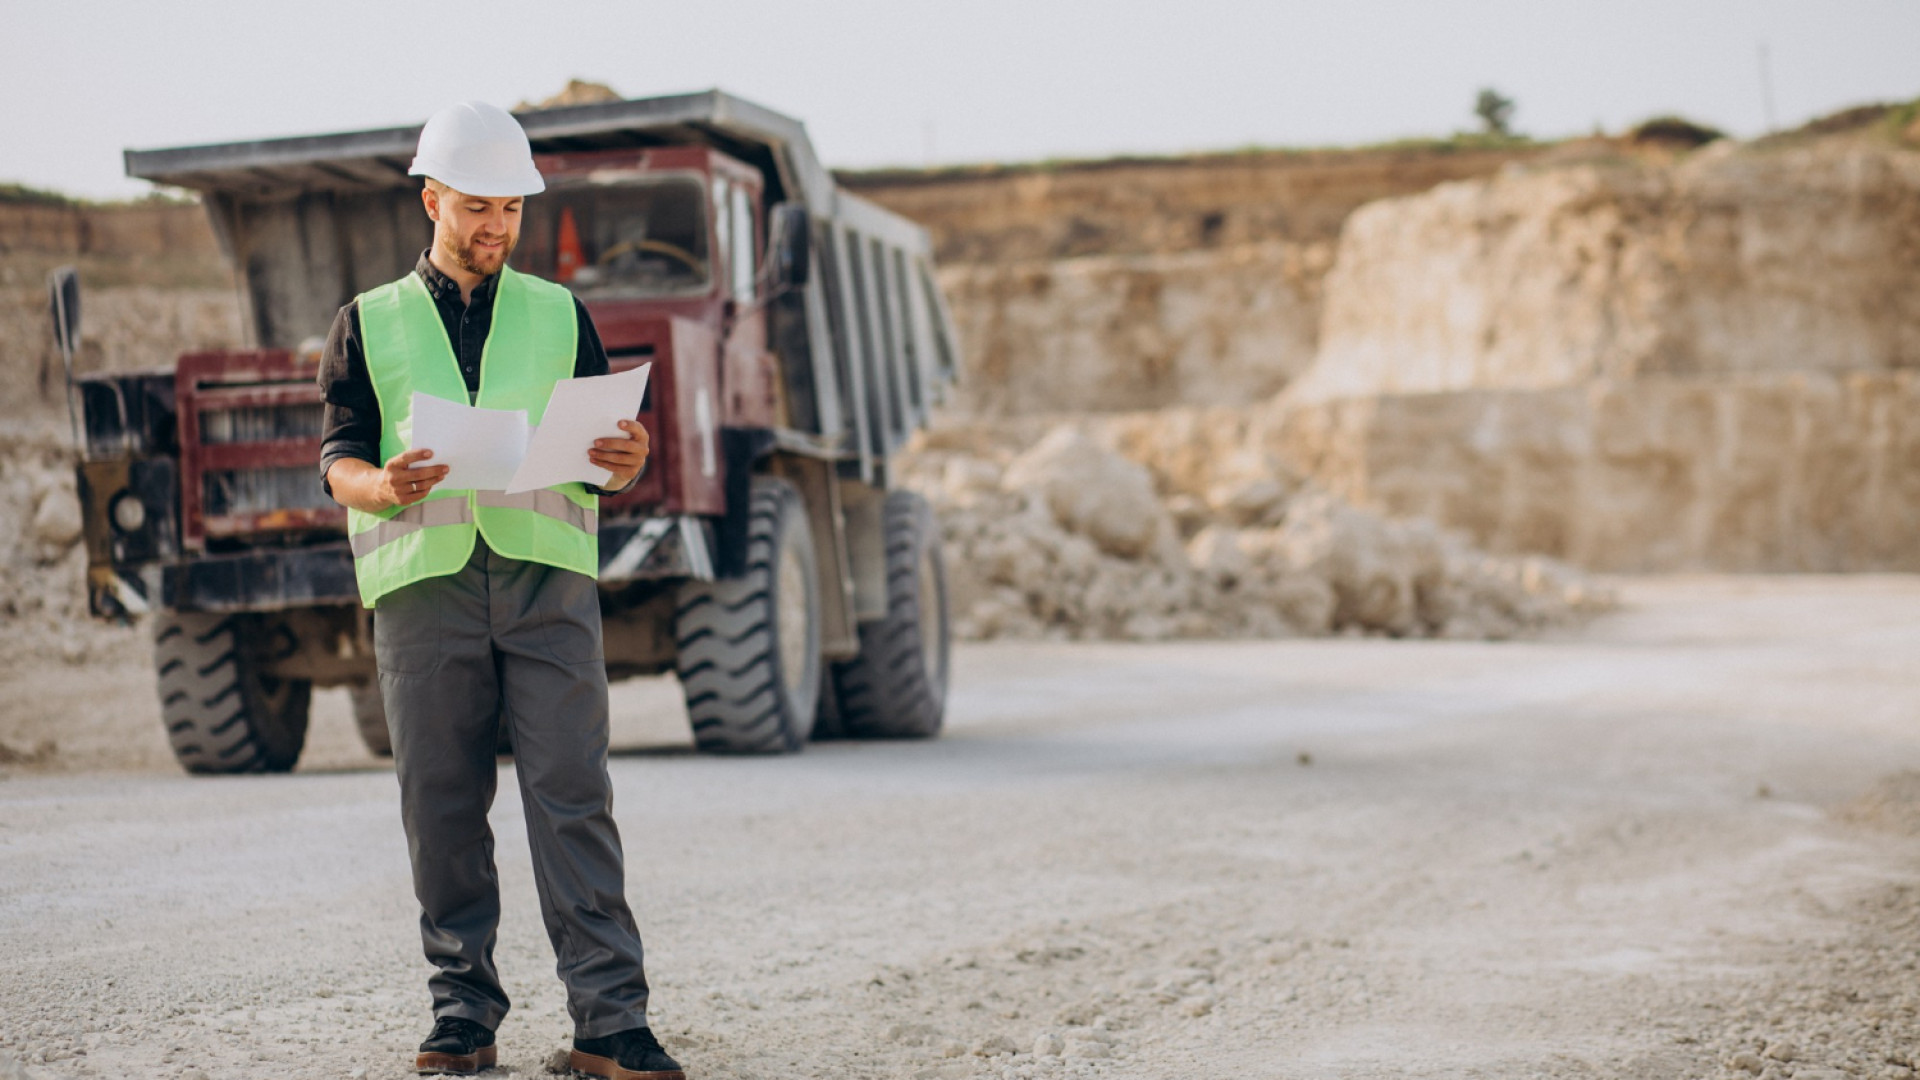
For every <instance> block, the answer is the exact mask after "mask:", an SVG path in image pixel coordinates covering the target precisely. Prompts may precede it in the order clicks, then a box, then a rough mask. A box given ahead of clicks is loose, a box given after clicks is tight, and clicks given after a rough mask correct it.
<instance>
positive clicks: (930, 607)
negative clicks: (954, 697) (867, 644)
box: [917, 545, 944, 682]
mask: <svg viewBox="0 0 1920 1080" xmlns="http://www.w3.org/2000/svg"><path fill="white" fill-rule="evenodd" d="M919 569H920V572H919V574H918V575H917V576H918V577H919V578H920V662H921V663H922V664H924V665H925V667H926V672H927V681H929V682H932V681H934V680H936V679H938V678H939V677H940V634H941V631H942V630H943V628H944V627H943V623H942V622H941V619H940V582H939V581H938V580H937V579H936V578H935V577H934V576H933V547H932V545H928V546H927V547H925V548H922V549H921V550H920V568H919Z"/></svg>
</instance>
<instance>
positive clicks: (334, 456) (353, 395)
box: [319, 251, 637, 495]
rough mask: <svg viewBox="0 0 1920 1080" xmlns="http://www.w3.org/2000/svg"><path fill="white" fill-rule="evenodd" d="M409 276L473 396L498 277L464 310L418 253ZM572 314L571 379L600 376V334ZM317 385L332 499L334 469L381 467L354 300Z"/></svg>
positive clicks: (340, 318)
mask: <svg viewBox="0 0 1920 1080" xmlns="http://www.w3.org/2000/svg"><path fill="white" fill-rule="evenodd" d="M413 272H414V273H416V274H419V275H420V280H421V281H423V282H425V283H426V286H427V293H428V295H430V296H432V297H433V306H434V307H435V308H437V309H438V310H439V312H440V322H441V324H442V325H444V326H445V327H446V328H447V342H448V344H450V345H452V346H453V355H454V358H455V359H456V360H458V361H459V363H460V374H461V376H462V377H464V378H465V379H466V381H467V393H468V394H469V395H472V394H476V393H478V392H479V390H480V353H481V351H482V350H483V349H484V348H485V347H486V344H487V331H488V330H489V329H490V328H491V327H492V326H493V294H494V290H495V288H496V287H497V286H498V284H499V281H500V278H499V276H498V275H495V276H492V277H489V278H486V279H485V280H483V281H481V282H480V284H478V285H476V286H474V289H473V293H472V298H471V300H470V301H469V302H467V303H462V302H461V301H460V283H459V282H457V281H455V280H453V279H452V278H450V277H448V276H447V275H445V274H443V273H441V272H440V271H439V270H438V269H437V268H436V267H435V266H434V265H433V263H431V262H429V261H428V260H427V253H426V252H424V251H423V252H421V253H420V261H418V262H416V263H414V264H413ZM573 309H574V314H575V315H576V316H577V317H578V318H579V320H580V335H579V337H580V341H579V347H578V349H577V351H576V352H575V353H574V357H573V376H574V378H576V379H577V378H582V377H585V376H590V375H605V374H606V373H607V350H606V349H605V348H604V347H602V346H601V344H600V334H599V332H598V331H596V330H594V328H593V320H592V319H591V318H589V317H588V315H587V309H586V306H585V305H584V304H582V303H580V301H579V299H578V298H575V300H574V301H573ZM319 382H320V396H321V398H322V399H323V400H324V401H325V402H326V404H325V406H324V409H323V416H322V421H321V422H322V425H323V431H322V435H321V443H320V483H321V484H322V485H323V486H325V487H326V489H327V494H328V495H332V494H333V485H331V484H328V483H327V470H328V469H329V468H331V467H332V465H333V463H334V462H336V461H338V460H340V459H341V458H343V457H351V458H359V459H360V460H361V461H365V462H370V463H372V464H374V465H380V464H383V462H382V461H381V460H380V400H379V398H377V397H375V396H374V393H373V379H372V377H371V376H369V375H368V374H367V353H366V349H365V348H364V346H363V345H362V344H361V333H360V300H359V298H358V297H355V298H354V299H353V300H352V301H350V302H349V303H348V304H347V306H346V307H343V308H341V309H340V313H339V314H338V315H335V316H334V318H333V328H332V329H331V330H329V331H327V345H326V348H325V349H324V350H323V351H322V352H321V354H320V377H319ZM609 434H612V433H609ZM636 479H637V478H636ZM629 486H631V485H629ZM587 490H589V491H592V492H594V493H595V494H598V495H612V494H616V492H614V491H609V490H606V489H604V488H597V487H594V486H593V485H591V484H589V485H587ZM619 490H620V491H624V490H626V489H625V488H621V489H619Z"/></svg>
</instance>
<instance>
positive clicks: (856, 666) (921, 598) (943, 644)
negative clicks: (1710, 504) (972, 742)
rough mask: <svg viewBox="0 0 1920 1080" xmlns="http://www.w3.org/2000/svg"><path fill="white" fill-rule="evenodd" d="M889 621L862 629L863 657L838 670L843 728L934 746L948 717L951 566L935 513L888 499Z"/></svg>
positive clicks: (903, 497)
mask: <svg viewBox="0 0 1920 1080" xmlns="http://www.w3.org/2000/svg"><path fill="white" fill-rule="evenodd" d="M884 512H885V528H886V542H887V616H886V618H884V619H879V620H876V621H874V622H869V623H862V624H861V626H860V655H858V656H856V657H854V658H853V659H852V660H848V661H845V662H843V663H838V664H834V665H833V681H834V690H835V692H836V693H837V695H838V697H839V705H840V708H839V720H840V727H841V728H842V730H844V731H845V733H846V734H847V735H849V736H852V737H853V738H856V739H929V738H932V737H933V736H935V735H938V734H939V733H940V726H941V725H942V724H943V723H944V722H945V720H946V713H947V672H948V668H949V665H950V659H951V654H952V642H951V641H950V639H949V635H948V632H947V567H946V563H945V561H944V560H943V559H942V558H941V556H940V530H939V529H938V528H936V527H935V525H934V520H933V508H932V507H930V506H928V505H927V500H925V499H923V498H921V497H920V496H918V495H916V494H914V493H913V492H911V491H894V492H889V493H888V494H887V503H886V507H885V511H884Z"/></svg>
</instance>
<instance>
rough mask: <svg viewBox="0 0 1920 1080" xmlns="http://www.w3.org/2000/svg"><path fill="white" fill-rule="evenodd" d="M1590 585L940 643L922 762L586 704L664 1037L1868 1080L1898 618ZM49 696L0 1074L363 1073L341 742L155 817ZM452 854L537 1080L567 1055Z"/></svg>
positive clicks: (550, 1004)
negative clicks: (1327, 635)
mask: <svg viewBox="0 0 1920 1080" xmlns="http://www.w3.org/2000/svg"><path fill="white" fill-rule="evenodd" d="M1623 584H1624V598H1625V601H1626V607H1625V608H1624V609H1623V610H1622V611H1621V612H1619V613H1617V614H1614V615H1609V616H1604V617H1602V618H1601V619H1599V620H1598V621H1596V622H1595V623H1593V624H1591V625H1590V626H1588V627H1587V628H1585V629H1584V630H1581V631H1579V632H1577V633H1573V632H1570V633H1568V634H1566V635H1564V636H1560V637H1556V638H1549V639H1546V640H1539V641H1533V642H1510V643H1503V644H1485V643H1465V642H1437V641H1418V642H1414V641H1397V642H1396V641H1384V640H1378V639H1368V640H1314V641H1307V640H1302V641H1279V642H1232V643H1208V642H1183V643H1177V644H1156V645H1099V644H1068V643H1040V644H1036V643H1030V642H1029V643H1018V644H1015V643H1004V644H987V645H975V646H968V647H965V648H963V649H961V650H960V652H959V653H958V657H957V660H958V675H957V686H956V690H955V693H954V697H953V702H952V708H951V717H950V721H949V725H950V726H949V731H948V734H947V735H946V737H944V738H942V739H941V740H939V741H938V742H934V743H928V744H893V745H875V744H820V745H815V746H813V747H810V748H809V749H808V751H807V752H806V753H805V754H803V755H800V756H798V757H793V758H783V759H773V760H744V761H743V760H722V759H710V758H701V757H695V756H692V755H690V754H686V753H684V752H683V751H682V750H680V749H678V747H680V746H683V745H684V740H685V728H684V724H685V721H684V717H682V716H680V715H679V714H678V713H677V712H676V711H675V709H674V707H673V705H672V701H673V693H672V687H671V686H670V685H662V684H659V683H630V684H625V685H623V686H621V687H619V688H618V690H617V694H616V711H617V713H618V724H619V729H620V730H619V738H620V741H621V742H622V743H623V744H625V745H627V746H629V747H631V749H630V750H629V751H627V752H625V753H623V754H621V756H619V757H617V758H616V759H615V761H614V762H613V766H612V768H613V774H614V778H615V782H616V786H617V796H616V799H617V804H616V805H617V814H618V817H619V819H620V821H621V823H622V825H623V828H624V833H625V838H626V845H627V851H628V858H629V867H628V870H629V893H630V896H631V897H632V899H633V901H634V904H635V908H636V914H637V915H638V917H639V919H640V922H641V925H642V929H643V932H644V934H645V936H646V939H647V942H648V945H649V961H650V965H649V966H650V972H651V975H652V977H653V982H654V993H655V997H654V1022H655V1025H656V1028H657V1030H658V1031H659V1033H660V1035H661V1037H662V1041H663V1042H665V1043H666V1045H667V1046H668V1047H669V1049H671V1050H673V1051H675V1052H676V1053H677V1054H678V1055H679V1056H680V1057H681V1058H682V1059H683V1060H684V1061H685V1062H686V1063H687V1064H688V1066H689V1069H690V1072H691V1073H692V1074H693V1075H695V1076H696V1077H701V1078H707V1077H711V1078H716V1080H717V1078H722V1077H796V1076H819V1077H828V1076H831V1077H856V1078H858V1077H943V1078H944V1077H956V1078H958V1077H974V1076H982V1077H1001V1076H1019V1077H1028V1076H1041V1077H1080V1076H1089V1077H1090V1076H1113V1077H1188V1076H1203V1075H1206V1076H1243V1077H1375V1076H1380V1077H1385V1076H1395V1077H1405V1076H1433V1077H1458V1076H1478V1077H1543V1076H1557V1077H1654V1076H1658V1077H1732V1078H1750V1077H1755V1076H1757V1077H1760V1078H1763V1080H1767V1078H1782V1077H1788V1076H1793V1077H1798V1078H1799V1080H1821V1078H1826V1080H1831V1078H1833V1077H1836V1076H1867V1077H1901V1078H1904V1077H1909V1076H1912V1075H1913V1072H1912V1070H1911V1068H1910V1059H1909V1058H1908V1057H1907V1056H1906V1055H1907V1054H1909V1053H1911V1052H1912V1048H1913V1047H1915V1046H1916V1045H1920V1020H1916V1007H1920V974H1916V971H1915V958H1916V956H1920V921H1917V920H1916V914H1917V913H1920V907H1917V906H1916V901H1920V778H1916V777H1915V776H1913V775H1911V774H1909V773H1908V770H1910V769H1914V768H1920V723H1916V719H1917V718H1916V715H1915V714H1916V711H1920V669H1917V668H1916V667H1915V665H1914V663H1913V658H1914V657H1915V656H1916V655H1920V579H1916V578H1910V577H1891V576H1882V577H1851V578H1766V579H1668V580H1630V581H1627V582H1625V583H1623ZM123 652H124V653H125V655H122V653H123ZM93 656H94V659H93V660H91V661H89V662H88V663H87V664H82V665H51V666H47V667H44V668H41V669H38V670H23V669H20V668H18V667H16V668H15V669H14V670H13V671H12V672H10V673H9V674H8V675H7V676H6V678H5V680H4V684H3V685H4V688H5V689H6V690H7V691H8V693H7V694H6V695H5V697H6V698H8V699H9V700H11V701H12V705H11V706H10V707H9V708H10V711H9V712H7V713H4V714H0V724H4V725H6V726H3V727H0V740H4V742H5V743H7V744H10V745H14V746H31V745H34V743H35V740H36V739H37V738H42V737H45V738H57V739H59V740H60V742H59V748H58V751H57V752H56V753H51V754H49V755H46V756H45V757H43V758H38V759H35V758H32V756H31V755H30V754H23V755H16V760H15V761H14V763H13V764H10V765H7V766H5V767H4V770H5V773H6V778H5V779H4V781H0V1078H12V1077H18V1076H22V1075H24V1076H28V1077H34V1078H46V1077H89V1076H154V1077H169V1078H171V1077H181V1078H188V1080H192V1078H196V1077H204V1078H207V1080H212V1078H215V1077H249V1078H251V1077H260V1078H268V1077H274V1078H280V1077H291V1078H307V1077H314V1078H320V1077H357V1076H365V1077H401V1076H406V1075H410V1070H409V1069H408V1068H407V1066H408V1065H409V1064H410V1062H411V1050H412V1047H413V1045H414V1044H415V1043H416V1042H417V1041H418V1039H419V1038H420V1036H421V1035H422V1034H423V1033H424V1031H425V1029H426V1027H427V1016H426V1007H427V997H426V992H425V985H424V982H425V970H424V964H423V962H422V961H421V960H420V958H419V955H418V951H417V938H416V935H415V929H414V926H415V914H416V912H415V909H414V906H413V900H412V897H411V892H410V887H409V880H408V873H407V867H406V855H405V848H404V844H403V842H402V838H401V835H400V828H399V822H398V814H397V801H396V797H395V796H396V792H395V787H394V783H393V780H392V777H391V775H390V774H389V771H388V770H386V769H384V768H383V767H381V766H380V765H379V764H377V763H376V762H374V761H372V760H371V759H368V758H366V757H365V756H364V754H362V753H360V752H359V751H358V750H357V748H355V747H354V746H353V743H352V735H351V729H350V723H349V721H348V720H347V716H346V711H345V704H344V702H343V701H340V700H336V698H335V697H334V696H332V695H328V696H325V697H323V698H322V700H320V701H319V702H318V703H317V705H316V720H315V724H316V728H315V732H314V745H313V750H314V753H312V754H311V755H309V758H308V760H307V761H306V762H305V763H303V766H302V770H301V772H300V773H298V774H296V775H294V776H290V777H273V778H259V777H249V778H232V779H221V780H195V779H189V778H187V777H184V776H181V775H177V774H175V773H174V772H172V771H171V768H170V766H169V764H168V763H167V762H166V761H165V760H164V757H163V755H164V743H163V742H160V743H156V742H155V740H156V739H157V738H158V736H157V734H156V730H157V723H156V722H155V721H153V720H152V712H153V707H152V705H151V702H150V698H149V697H147V695H149V694H150V693H151V689H150V685H149V679H150V677H149V676H147V675H146V674H145V671H144V669H142V668H139V667H138V657H137V650H134V649H133V646H131V645H128V646H127V647H126V648H125V649H124V650H121V651H118V652H117V651H116V649H115V648H104V649H96V650H94V653H93ZM116 658H117V659H116ZM23 701H32V702H36V703H38V707H37V708H31V709H30V708H28V707H26V706H24V705H23V704H22V702H23ZM29 714H31V717H37V718H38V719H34V720H33V722H34V723H35V724H37V725H38V727H36V728H35V729H34V731H35V732H39V731H41V730H42V729H44V730H45V731H47V732H51V733H52V734H47V735H44V736H43V735H39V734H33V733H32V732H28V733H23V732H22V725H23V724H26V723H27V722H28V719H29V718H30V717H29ZM48 716H53V717H62V716H65V717H70V718H71V723H72V724H73V727H72V728H71V729H69V728H68V727H65V726H62V725H60V724H58V723H55V722H54V721H52V720H49V719H46V718H47V717H48ZM150 744H152V745H150ZM155 745H157V746H158V747H159V751H160V752H159V754H155V753H154V752H153V749H154V746H155ZM116 746H118V747H119V748H120V749H119V750H118V751H117V752H116V750H115V747H116ZM504 767H510V766H504ZM512 790H513V788H512V785H511V783H510V782H508V781H507V780H505V779H503V783H502V791H503V792H506V793H510V792H511V791H512ZM494 818H495V828H496V830H497V831H498V833H499V838H500V843H499V850H498V857H499V861H500V863H501V870H502V875H503V878H504V887H505V890H506V893H507V896H506V906H507V915H506V918H505V922H504V925H503V928H502V933H501V941H500V945H499V949H498V957H499V960H500V964H501V967H502V969H503V972H504V975H505V978H506V981H507V986H508V990H509V992H510V993H511V994H512V995H513V997H514V999H515V1002H516V1008H515V1010H514V1012H513V1014H512V1015H511V1016H510V1017H509V1018H508V1020H507V1022H506V1024H505V1026H504V1027H503V1028H502V1031H501V1061H502V1066H503V1067H502V1069H501V1074H504V1075H515V1074H520V1075H529V1076H538V1075H542V1074H543V1072H544V1069H545V1063H546V1061H547V1060H548V1058H549V1055H550V1054H551V1053H552V1051H553V1050H554V1049H555V1048H557V1047H559V1046H561V1045H563V1044H564V1040H565V1037H566V1035H567V1033H568V1030H569V1026H568V1023H567V1021H566V1018H565V1012H564V1008H563V999H562V995H561V992H560V988H559V986H558V984H557V982H556V981H555V980H554V978H553V976H552V956H551V954H550V953H549V952H548V947H547V944H546V941H545V937H544V934H543V933H542V932H541V930H540V927H539V922H538V916H537V912H536V904H535V900H534V895H533V887H532V883H531V880H530V878H529V873H528V863H527V855H526V848H525V839H524V834H523V831H522V823H521V820H520V811H519V807H518V805H517V802H516V800H515V799H514V797H513V796H512V795H511V794H503V796H502V800H501V802H500V804H499V805H498V806H497V807H496V810H495V814H494Z"/></svg>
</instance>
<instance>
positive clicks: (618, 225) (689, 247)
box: [514, 170, 712, 298]
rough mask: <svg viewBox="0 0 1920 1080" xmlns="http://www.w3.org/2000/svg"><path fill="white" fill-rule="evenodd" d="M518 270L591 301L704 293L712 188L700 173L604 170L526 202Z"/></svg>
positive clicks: (557, 184) (555, 185) (564, 181)
mask: <svg viewBox="0 0 1920 1080" xmlns="http://www.w3.org/2000/svg"><path fill="white" fill-rule="evenodd" d="M514 262H515V264H516V265H518V266H520V267H522V268H524V269H525V270H526V271H528V272H529V273H533V274H538V275H540V276H541V277H546V278H551V279H552V280H554V281H557V282H559V283H561V284H562V285H565V286H567V287H568V288H570V289H572V290H573V291H574V293H575V294H576V295H578V296H581V297H585V298H615V297H651V296H682V295H687V294H689V293H699V292H704V291H706V289H707V287H708V283H709V281H710V280H711V279H712V260H711V259H710V258H709V257H708V254H707V200H706V185H705V184H704V183H703V182H702V181H701V178H700V176H699V174H698V173H646V172H638V171H633V170H618V171H615V170H601V171H597V172H593V173H589V174H588V175H586V176H584V177H566V178H556V179H555V180H554V181H553V182H552V183H551V184H549V185H548V187H547V191H546V194H544V195H538V196H535V197H533V198H530V199H528V200H527V201H526V218H525V220H524V221H523V222H522V223H521V229H520V244H519V247H518V249H517V250H516V251H515V253H514Z"/></svg>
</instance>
